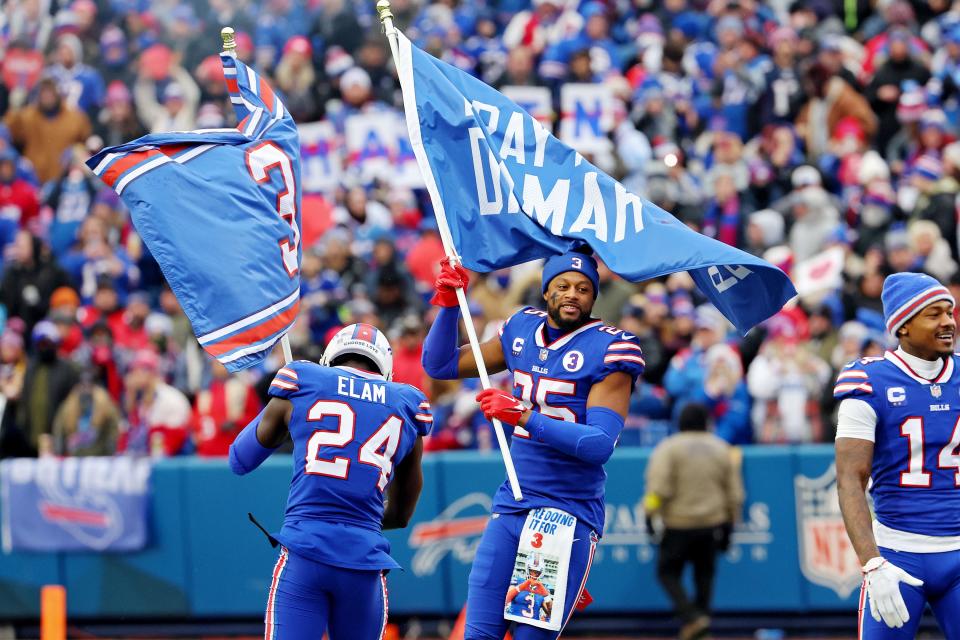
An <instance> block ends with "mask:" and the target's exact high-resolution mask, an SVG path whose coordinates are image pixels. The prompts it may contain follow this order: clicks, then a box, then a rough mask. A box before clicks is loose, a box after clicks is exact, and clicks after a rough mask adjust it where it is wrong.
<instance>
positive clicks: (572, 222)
mask: <svg viewBox="0 0 960 640" xmlns="http://www.w3.org/2000/svg"><path fill="white" fill-rule="evenodd" d="M398 37H399V55H398V67H399V73H400V82H401V85H402V88H403V99H404V108H405V110H406V116H407V128H408V129H409V131H410V141H411V144H412V146H413V149H414V153H415V154H416V156H417V162H418V163H419V165H420V169H421V171H422V172H423V174H424V179H425V181H426V183H427V189H428V191H429V192H430V197H431V199H432V200H433V205H434V207H435V208H436V209H437V211H438V217H439V216H440V215H441V214H442V215H443V216H445V217H446V219H447V222H448V224H449V227H450V234H451V236H452V240H453V244H454V246H455V247H456V249H457V251H458V252H459V253H460V255H461V257H462V259H463V263H464V265H466V266H467V267H468V268H470V269H474V270H476V271H492V270H494V269H500V268H503V267H509V266H512V265H516V264H519V263H522V262H527V261H529V260H534V259H537V258H545V257H548V256H551V255H555V254H559V253H564V252H565V251H568V250H570V249H571V248H573V247H575V246H577V245H582V244H583V243H584V242H586V243H587V244H589V245H590V247H591V248H592V249H593V250H594V251H595V252H596V253H597V255H598V256H599V257H600V258H601V259H602V260H603V261H604V262H605V263H606V264H607V266H608V267H610V269H612V270H613V271H614V272H616V273H618V274H619V275H620V276H622V277H624V278H626V279H627V280H630V281H633V282H639V281H642V280H647V279H650V278H656V277H658V276H662V275H665V274H668V273H674V272H677V271H689V272H690V275H691V276H693V279H694V281H695V282H696V283H697V286H698V287H699V289H700V291H702V292H703V293H704V294H705V295H706V296H707V297H708V298H709V299H710V301H711V302H713V304H714V305H716V307H717V308H718V309H719V310H720V311H721V312H722V313H723V314H724V315H725V316H726V317H727V318H728V319H729V320H730V321H731V322H732V323H733V324H734V325H735V326H736V327H737V329H738V330H739V331H740V332H741V333H746V332H747V331H748V330H749V329H750V328H751V327H752V326H754V325H755V324H757V323H759V322H761V321H763V320H765V319H766V318H769V317H770V316H771V315H773V314H775V313H777V312H778V311H779V310H780V308H781V307H782V306H783V304H784V303H785V302H786V301H787V300H789V299H790V298H792V297H793V296H795V295H796V290H795V289H794V287H793V284H792V283H791V282H790V279H789V278H788V277H787V275H786V274H785V273H784V272H783V271H781V270H780V269H778V268H777V267H775V266H774V265H772V264H770V263H768V262H766V261H764V260H761V259H760V258H757V257H755V256H752V255H750V254H748V253H746V252H745V251H741V250H739V249H736V248H734V247H730V246H728V245H726V244H724V243H722V242H719V241H717V240H714V239H712V238H708V237H706V236H704V235H701V234H699V233H696V232H695V231H693V230H691V229H690V228H689V227H687V226H686V225H684V224H683V223H682V222H680V221H679V220H677V219H676V218H674V217H673V216H672V215H670V214H669V213H667V212H666V211H664V210H663V209H661V208H659V207H657V206H656V205H654V204H652V203H650V202H648V201H646V200H643V199H641V198H640V197H638V196H637V195H635V194H632V193H630V192H629V191H627V190H626V189H625V188H624V187H623V185H621V184H620V183H618V182H617V181H615V180H614V179H613V178H611V177H610V176H608V175H607V174H605V173H604V172H603V171H601V170H600V169H597V168H596V167H595V166H594V165H592V164H591V163H590V162H588V161H587V160H585V159H584V158H583V157H582V156H581V155H580V154H578V153H577V152H576V151H574V150H573V149H571V148H570V147H568V146H566V145H564V144H563V143H562V142H560V141H559V140H558V139H557V138H555V137H554V136H553V135H552V134H551V133H550V132H549V131H547V130H546V129H545V128H544V127H543V126H542V125H541V124H540V123H539V122H538V121H537V120H536V119H534V118H532V117H530V115H528V114H527V113H526V112H525V111H523V109H521V108H520V107H519V106H517V105H516V104H515V103H513V102H512V101H510V100H509V99H507V98H506V97H505V96H504V95H503V94H501V93H499V92H498V91H496V90H494V89H492V88H491V87H489V86H487V85H486V84H484V83H483V82H481V81H479V80H477V79H476V78H473V77H472V76H470V75H468V74H466V73H464V72H462V71H460V70H459V69H456V68H455V67H452V66H450V65H448V64H446V63H444V62H441V61H440V60H437V59H436V58H434V57H432V56H430V55H428V54H426V53H424V52H423V51H421V50H420V49H418V48H417V47H416V46H414V45H412V44H411V43H410V41H409V40H407V38H406V37H404V36H403V34H402V33H398Z"/></svg>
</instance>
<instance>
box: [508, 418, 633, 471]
mask: <svg viewBox="0 0 960 640" xmlns="http://www.w3.org/2000/svg"><path fill="white" fill-rule="evenodd" d="M524 428H525V429H526V430H527V431H529V432H530V436H531V437H532V438H533V439H534V440H536V441H537V442H542V443H544V444H548V445H550V446H551V447H553V448H554V449H556V450H557V451H560V452H561V453H565V454H567V455H569V456H573V457H575V458H579V459H580V460H583V461H584V462H590V463H592V464H604V463H605V462H606V461H607V460H609V459H610V456H611V455H612V454H613V448H614V447H615V446H616V444H617V438H619V437H620V432H621V431H623V418H622V417H621V416H620V414H619V413H617V412H616V411H613V410H611V409H607V408H606V407H590V408H589V409H587V424H580V423H577V422H565V421H563V420H556V419H555V418H548V417H547V416H545V415H543V414H542V413H540V412H538V411H534V412H532V413H531V414H530V418H529V419H528V420H527V424H526V425H525V426H524Z"/></svg>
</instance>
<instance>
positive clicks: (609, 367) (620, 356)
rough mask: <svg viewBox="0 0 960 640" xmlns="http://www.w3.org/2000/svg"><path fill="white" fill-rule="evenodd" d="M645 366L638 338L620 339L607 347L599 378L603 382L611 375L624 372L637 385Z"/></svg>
mask: <svg viewBox="0 0 960 640" xmlns="http://www.w3.org/2000/svg"><path fill="white" fill-rule="evenodd" d="M645 366H646V362H644V360H643V351H642V350H641V349H640V342H639V341H638V340H637V339H636V338H631V339H627V340H625V339H622V338H618V339H617V340H615V341H613V342H611V343H610V344H609V345H608V346H607V351H606V353H604V355H603V368H601V369H600V375H599V376H597V378H598V380H603V379H604V378H606V377H607V376H609V375H610V374H611V373H614V372H617V371H622V372H623V373H625V374H627V375H628V376H630V379H631V380H632V381H633V383H634V384H636V382H637V379H639V378H640V376H641V374H643V368H644V367H645Z"/></svg>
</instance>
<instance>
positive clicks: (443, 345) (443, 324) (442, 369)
mask: <svg viewBox="0 0 960 640" xmlns="http://www.w3.org/2000/svg"><path fill="white" fill-rule="evenodd" d="M459 322H460V309H459V307H441V308H440V312H439V313H437V318H436V319H435V320H434V321H433V324H432V325H431V326H430V330H429V331H428V332H427V337H426V339H425V340H424V341H423V356H422V357H421V362H422V364H423V370H424V371H426V372H427V375H428V376H430V377H431V378H433V379H434V380H456V379H457V378H458V377H459V370H460V346H459V345H458V344H457V328H458V327H457V325H458V323H459Z"/></svg>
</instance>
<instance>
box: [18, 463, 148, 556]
mask: <svg viewBox="0 0 960 640" xmlns="http://www.w3.org/2000/svg"><path fill="white" fill-rule="evenodd" d="M150 469H151V468H150V460H149V459H147V458H133V457H128V456H123V457H113V458H65V459H59V458H40V459H32V458H18V459H13V460H5V461H3V462H2V463H0V490H2V500H0V502H2V505H0V506H2V511H3V513H2V534H3V549H4V551H5V552H6V553H10V552H12V551H42V552H57V551H137V550H139V549H142V548H143V547H144V546H146V543H147V504H148V493H147V492H148V490H149V485H150Z"/></svg>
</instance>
